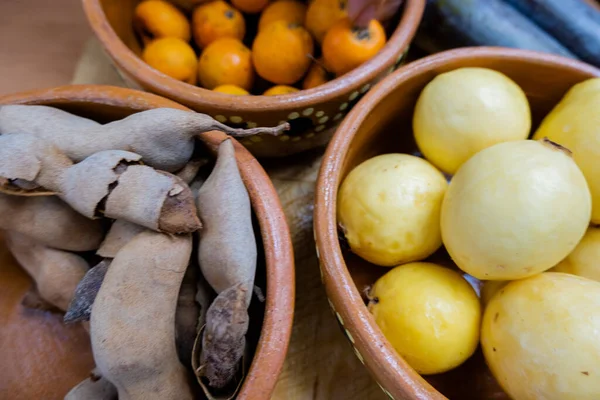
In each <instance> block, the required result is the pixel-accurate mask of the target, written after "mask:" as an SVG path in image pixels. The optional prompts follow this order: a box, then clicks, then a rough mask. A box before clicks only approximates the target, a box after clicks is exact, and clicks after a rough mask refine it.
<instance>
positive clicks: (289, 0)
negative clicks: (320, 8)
mask: <svg viewBox="0 0 600 400" xmlns="http://www.w3.org/2000/svg"><path fill="white" fill-rule="evenodd" d="M305 17H306V4H304V3H302V2H300V1H296V0H279V1H276V2H275V3H271V4H269V5H268V6H267V8H265V10H264V11H263V12H262V14H261V15H260V20H259V21H258V30H259V31H260V30H261V29H264V27H265V26H267V25H269V24H270V23H271V22H274V21H279V20H282V21H287V22H289V23H293V24H298V25H304V19H305Z"/></svg>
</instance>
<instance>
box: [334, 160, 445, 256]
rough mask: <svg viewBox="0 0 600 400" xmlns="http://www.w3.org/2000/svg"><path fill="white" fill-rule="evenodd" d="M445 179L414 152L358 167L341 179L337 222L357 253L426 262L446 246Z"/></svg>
mask: <svg viewBox="0 0 600 400" xmlns="http://www.w3.org/2000/svg"><path fill="white" fill-rule="evenodd" d="M447 187H448V183H447V182H446V178H445V177H444V175H442V173H441V172H439V171H438V170H437V169H435V168H434V167H433V166H432V165H431V164H429V163H428V162H427V161H425V160H423V159H421V158H418V157H415V156H412V155H409V154H396V153H392V154H383V155H379V156H376V157H373V158H371V159H369V160H366V161H364V162H363V163H361V164H359V165H358V166H356V167H355V168H354V169H353V170H352V171H351V172H350V173H349V174H348V176H347V177H346V178H345V179H344V181H343V182H342V184H341V186H340V189H339V193H338V200H337V220H338V224H339V225H340V226H341V227H342V229H343V231H344V235H345V237H346V240H347V241H348V244H349V246H350V248H351V250H352V252H353V253H355V254H356V255H358V256H360V257H362V258H363V259H365V260H367V261H369V262H371V263H373V264H377V265H381V266H386V267H393V266H396V265H398V264H403V263H406V262H409V261H418V260H422V259H424V258H426V257H428V256H429V255H431V254H432V253H433V252H435V251H436V250H437V249H438V248H439V247H440V246H441V244H442V240H441V234H440V208H441V205H442V199H443V197H444V193H445V192H446V189H447Z"/></svg>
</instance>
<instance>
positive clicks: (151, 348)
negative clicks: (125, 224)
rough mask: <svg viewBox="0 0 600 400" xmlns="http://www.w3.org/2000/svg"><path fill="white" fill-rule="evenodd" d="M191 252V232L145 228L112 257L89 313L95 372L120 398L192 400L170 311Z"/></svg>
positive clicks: (120, 399) (173, 312)
mask: <svg viewBox="0 0 600 400" xmlns="http://www.w3.org/2000/svg"><path fill="white" fill-rule="evenodd" d="M191 252H192V238H191V235H189V234H187V235H179V236H175V235H165V234H161V233H157V232H153V231H150V230H146V231H144V232H142V233H140V234H138V235H137V236H135V237H134V238H133V239H132V240H131V241H129V242H128V243H127V244H126V245H125V246H124V247H123V248H122V249H121V250H120V251H119V252H118V253H117V255H116V256H115V258H114V259H113V261H112V263H111V265H110V268H109V269H108V272H107V273H106V276H105V277H104V282H103V283H102V286H101V287H100V291H99V292H98V296H97V297H96V300H95V301H94V305H93V307H92V313H91V320H90V322H91V329H90V331H91V342H92V351H93V354H94V360H95V361H96V366H97V368H98V370H99V371H100V374H101V375H102V376H103V377H105V378H106V379H108V380H109V381H110V382H112V383H113V384H114V385H115V387H116V388H117V391H118V395H119V400H130V399H145V400H154V399H156V400H159V399H160V400H171V399H172V400H186V399H190V400H191V399H192V391H191V387H190V385H189V382H188V376H187V371H186V370H185V367H184V366H183V365H182V364H181V362H180V361H179V359H178V356H177V349H176V344H175V310H176V307H177V300H178V296H179V292H180V288H181V283H182V281H183V277H184V274H185V271H186V269H187V266H188V265H189V261H190V256H191Z"/></svg>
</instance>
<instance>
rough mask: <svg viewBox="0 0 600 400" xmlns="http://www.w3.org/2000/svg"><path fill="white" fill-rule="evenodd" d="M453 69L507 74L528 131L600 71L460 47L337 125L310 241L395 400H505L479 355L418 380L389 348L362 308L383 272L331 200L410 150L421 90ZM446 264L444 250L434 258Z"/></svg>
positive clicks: (388, 84) (411, 69)
mask: <svg viewBox="0 0 600 400" xmlns="http://www.w3.org/2000/svg"><path fill="white" fill-rule="evenodd" d="M459 67H487V68H492V69H495V70H498V71H501V72H503V73H505V74H507V75H508V76H509V77H510V78H512V79H513V80H515V81H516V82H517V83H518V84H519V85H520V86H521V87H522V88H523V90H524V91H525V92H526V94H527V96H528V98H529V102H530V104H531V108H532V114H533V121H534V125H533V126H534V129H535V127H536V126H537V124H539V122H540V120H541V118H542V117H543V116H544V115H546V113H548V112H549V111H550V109H551V108H552V107H553V106H554V105H555V104H556V103H557V102H558V101H559V100H560V98H561V97H562V96H563V95H564V94H565V92H566V91H567V90H568V89H569V88H570V87H571V86H572V85H574V84H575V83H578V82H580V81H582V80H585V79H587V78H590V77H593V76H600V70H598V69H595V68H593V67H591V66H588V65H587V64H583V63H581V62H577V61H573V60H569V59H566V58H560V57H557V56H552V55H545V54H540V53H536V52H531V51H524V50H516V49H504V48H485V47H482V48H464V49H458V50H452V51H447V52H443V53H438V54H436V55H433V56H430V57H426V58H423V59H421V60H419V61H416V62H413V63H411V64H408V65H406V66H404V67H403V68H401V69H400V70H398V71H396V72H394V73H393V74H391V75H390V76H388V77H387V78H386V79H385V80H383V81H382V82H380V83H379V84H378V85H376V86H375V87H374V88H373V89H371V90H370V91H369V93H368V94H367V95H366V96H365V97H364V98H363V99H362V100H361V101H360V102H359V103H358V104H357V106H356V107H355V108H354V109H353V110H352V111H351V112H350V113H349V115H348V116H347V117H346V119H345V120H344V121H343V122H342V123H341V125H340V127H339V128H338V130H337V132H336V133H335V135H334V137H333V139H332V141H331V143H330V144H329V146H328V148H327V152H326V154H325V156H324V158H323V159H324V161H323V164H322V166H321V170H320V174H319V178H318V181H317V192H316V199H315V204H316V206H315V237H316V243H317V250H318V253H319V254H320V265H321V271H322V277H323V282H324V284H325V288H326V290H327V296H328V297H329V299H330V305H331V307H332V309H333V311H334V314H335V315H336V316H337V319H338V321H339V323H340V325H341V327H342V330H343V331H344V332H345V334H346V336H347V337H348V339H349V341H350V342H351V344H352V346H353V348H354V351H355V353H356V356H357V357H358V358H359V359H360V361H362V362H363V363H364V364H365V366H366V367H367V368H368V369H369V370H370V372H371V374H372V375H373V377H374V378H375V380H376V381H377V382H378V383H379V385H380V386H381V387H382V388H383V390H384V391H385V392H386V393H387V394H388V395H389V396H390V397H391V398H394V399H436V400H438V399H445V398H449V399H461V400H469V399H486V400H487V399H495V400H499V399H508V396H506V395H505V394H504V392H502V390H501V389H500V388H499V387H498V386H497V384H496V382H495V380H494V378H493V377H492V376H491V375H490V373H489V371H488V370H487V368H486V367H485V363H484V361H483V357H482V355H481V352H478V353H476V354H475V355H474V356H473V357H472V358H471V359H469V360H468V361H467V362H466V363H465V364H463V365H462V366H461V367H459V368H458V369H455V370H453V371H451V372H448V373H445V374H441V375H435V376H428V377H422V376H420V375H419V374H418V373H417V372H415V371H414V370H413V369H412V368H411V367H409V365H408V364H407V363H406V362H405V361H404V360H403V359H402V358H401V357H400V356H398V354H397V353H396V352H395V351H394V350H393V348H392V347H391V346H390V344H389V343H388V341H387V340H386V339H385V338H384V336H383V334H382V333H381V331H380V330H379V328H378V327H377V325H376V323H375V321H374V319H373V318H372V316H371V314H370V313H369V311H368V310H367V307H366V306H365V299H364V297H363V295H362V291H363V289H364V288H365V287H366V286H368V285H370V284H372V283H374V282H375V281H376V280H377V279H378V278H379V277H380V276H381V275H383V274H384V273H385V272H387V271H389V269H387V268H382V267H378V266H375V265H372V264H369V263H368V262H366V261H363V260H361V259H360V258H359V257H357V256H354V255H352V254H351V253H350V252H348V251H346V250H345V249H343V246H342V245H341V244H340V241H339V239H338V229H337V222H336V201H337V200H336V198H337V191H338V187H339V185H340V183H341V182H342V181H343V179H344V177H345V176H346V175H347V174H348V172H349V171H350V170H351V169H352V168H354V167H355V166H356V165H358V164H359V163H360V162H362V161H364V160H366V159H368V158H371V157H373V156H375V155H378V154H383V153H392V152H403V153H412V152H413V151H415V150H416V145H415V143H414V141H413V134H412V127H411V122H412V114H413V109H414V106H415V103H416V100H417V98H418V95H419V93H420V92H421V90H422V89H423V87H424V86H425V85H426V84H427V83H428V82H429V81H431V80H432V79H433V78H434V77H435V76H436V75H438V74H440V73H442V72H447V71H450V70H453V69H456V68H459ZM432 258H433V259H435V260H437V261H438V262H444V261H449V259H448V256H447V255H446V254H444V252H443V250H442V251H440V252H438V253H437V254H435V255H434V256H432Z"/></svg>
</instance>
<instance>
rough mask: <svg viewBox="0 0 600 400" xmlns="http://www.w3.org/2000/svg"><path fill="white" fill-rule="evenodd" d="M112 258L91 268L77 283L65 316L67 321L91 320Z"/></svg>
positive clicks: (64, 318) (64, 319)
mask: <svg viewBox="0 0 600 400" xmlns="http://www.w3.org/2000/svg"><path fill="white" fill-rule="evenodd" d="M110 263H111V260H110V259H105V260H102V261H100V263H98V264H97V265H96V266H95V267H93V268H91V269H90V270H89V271H88V272H87V273H86V274H85V276H84V277H83V279H81V281H80V282H79V283H78V284H77V288H76V289H75V295H74V296H73V299H72V300H71V303H69V308H68V309H67V312H66V313H65V316H64V317H63V321H64V322H65V323H72V322H81V321H89V320H90V314H91V313H92V306H93V304H94V300H95V299H96V295H97V294H98V291H99V290H100V287H101V286H102V282H103V281H104V276H105V275H106V272H107V271H108V267H109V266H110Z"/></svg>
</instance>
